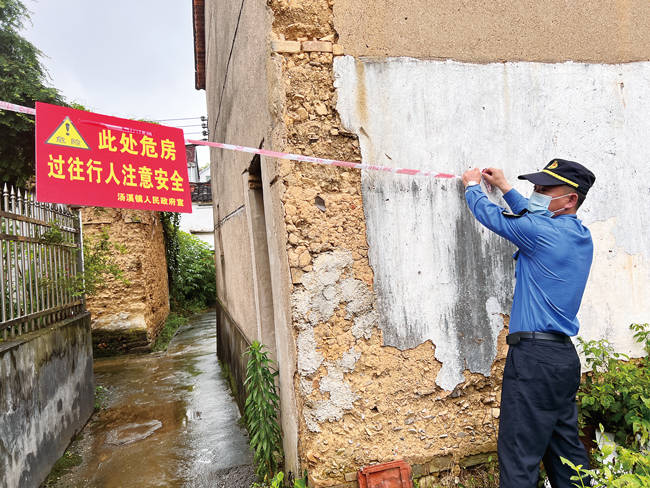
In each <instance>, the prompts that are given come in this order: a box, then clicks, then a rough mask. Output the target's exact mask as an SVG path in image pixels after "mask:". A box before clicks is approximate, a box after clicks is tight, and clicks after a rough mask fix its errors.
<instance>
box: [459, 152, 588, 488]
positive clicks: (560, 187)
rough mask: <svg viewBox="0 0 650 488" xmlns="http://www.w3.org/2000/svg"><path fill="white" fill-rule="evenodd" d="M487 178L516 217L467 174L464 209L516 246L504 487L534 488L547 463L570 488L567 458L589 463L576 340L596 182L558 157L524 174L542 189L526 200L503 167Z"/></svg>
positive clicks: (552, 475)
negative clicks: (585, 214) (588, 213)
mask: <svg viewBox="0 0 650 488" xmlns="http://www.w3.org/2000/svg"><path fill="white" fill-rule="evenodd" d="M483 177H484V179H485V181H486V182H487V183H489V184H491V185H493V186H496V187H498V188H499V189H500V190H501V192H502V193H503V198H504V200H505V201H506V203H507V204H508V206H509V207H510V212H507V211H505V210H504V209H503V208H501V207H499V206H498V205H495V204H493V203H492V202H490V200H489V199H488V197H487V196H486V195H485V193H483V191H482V190H481V186H480V184H479V183H480V181H481V172H480V171H479V170H478V169H476V168H474V169H471V170H469V171H467V172H465V174H463V184H464V185H465V188H466V190H465V198H466V200H467V205H468V206H469V209H470V210H471V212H472V213H473V214H474V216H475V217H476V219H477V220H478V221H479V222H480V223H481V224H483V225H484V226H485V227H487V228H488V229H490V230H491V231H493V232H495V233H496V234H498V235H500V236H501V237H504V238H505V239H508V240H509V241H511V242H512V243H513V244H515V245H516V246H517V248H518V250H517V252H516V253H515V255H514V258H515V259H516V260H517V263H516V266H515V278H516V285H515V293H514V299H513V304H512V312H511V315H510V330H509V332H510V334H509V335H508V337H507V343H508V344H509V346H510V347H509V348H508V356H507V359H506V365H505V370H504V373H503V388H502V393H501V416H500V419H499V439H498V457H499V465H500V476H501V478H500V480H501V483H500V486H501V488H534V487H535V486H536V484H537V480H538V476H539V464H540V461H542V460H543V462H544V467H545V468H546V472H547V474H548V477H549V480H550V482H551V485H552V486H553V488H570V487H573V484H572V483H573V482H572V481H571V480H570V477H571V476H572V475H575V474H576V473H575V472H573V471H572V470H571V469H570V468H569V467H567V466H565V465H563V464H562V462H561V460H560V457H564V458H567V459H569V460H570V461H572V462H573V463H574V464H576V465H578V464H581V465H583V466H584V467H585V468H586V467H588V466H589V460H588V458H587V454H586V452H585V449H584V447H583V445H582V443H581V442H580V440H579V438H578V428H577V405H576V401H575V398H576V392H577V390H578V386H579V385H580V361H579V359H578V355H577V353H576V351H575V348H574V346H573V343H572V342H571V340H570V336H574V335H576V334H577V333H578V328H579V323H578V319H577V318H576V315H577V313H578V309H579V307H580V301H581V300H582V295H583V292H584V289H585V285H586V283H587V277H588V276H589V269H590V267H591V261H592V257H593V243H592V240H591V234H590V232H589V229H587V228H586V227H585V226H584V225H583V224H582V222H581V221H580V219H578V217H577V216H576V211H577V209H578V207H579V206H580V205H581V204H582V202H583V201H584V198H585V197H586V195H587V192H588V191H589V188H591V186H592V185H593V183H594V181H595V179H596V178H595V176H594V174H593V173H592V172H591V171H589V170H588V169H587V168H585V167H584V166H582V165H580V164H578V163H576V162H573V161H566V160H563V159H554V160H552V161H551V162H550V163H548V164H547V165H546V167H545V168H544V169H543V170H542V171H540V172H538V173H531V174H526V175H521V176H519V179H525V180H528V181H530V182H531V183H533V184H534V185H535V187H534V191H533V193H532V194H531V197H530V198H525V197H524V196H522V195H521V194H520V193H519V192H518V191H517V190H515V189H513V188H512V187H511V186H510V184H509V183H508V181H507V179H506V178H505V176H504V174H503V171H502V170H500V169H497V168H488V169H486V170H484V171H483ZM586 486H588V485H587V484H586Z"/></svg>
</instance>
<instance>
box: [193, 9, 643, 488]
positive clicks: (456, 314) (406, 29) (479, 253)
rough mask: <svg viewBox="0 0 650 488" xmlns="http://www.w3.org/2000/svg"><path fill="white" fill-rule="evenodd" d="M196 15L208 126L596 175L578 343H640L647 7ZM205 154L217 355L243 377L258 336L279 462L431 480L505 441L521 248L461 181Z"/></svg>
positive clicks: (278, 139) (380, 159)
mask: <svg viewBox="0 0 650 488" xmlns="http://www.w3.org/2000/svg"><path fill="white" fill-rule="evenodd" d="M194 14H195V26H194V27H195V41H196V73H197V77H196V81H197V88H205V89H206V95H207V102H208V113H209V120H210V134H211V136H210V137H211V140H215V141H219V142H228V143H233V144H241V145H246V146H253V147H264V148H267V149H273V150H276V151H285V152H293V153H301V154H306V155H314V156H321V157H326V158H332V159H340V160H347V161H363V162H368V163H370V162H372V163H377V164H381V165H385V166H401V167H410V168H415V169H427V170H437V171H442V172H448V173H454V174H461V173H462V171H463V170H465V169H466V168H468V167H470V166H479V167H486V166H497V167H503V168H504V169H505V171H506V174H507V176H508V177H509V178H510V179H511V180H512V181H513V183H514V182H516V175H517V174H521V173H524V172H529V171H533V170H536V169H538V168H540V167H542V166H543V165H544V164H545V163H546V162H547V161H548V160H550V159H551V158H553V157H565V158H568V159H575V160H577V161H580V162H582V163H584V164H585V165H587V166H588V167H590V168H591V169H592V170H593V171H594V172H595V173H596V175H597V178H598V179H597V181H596V186H595V187H594V188H593V190H592V191H591V192H590V195H589V198H588V199H587V201H586V203H585V205H584V206H583V208H582V209H581V211H580V212H579V215H580V216H581V217H582V218H583V220H584V221H585V223H586V224H587V225H588V226H589V227H590V229H591V231H592V234H593V237H594V243H595V256H594V266H593V269H592V274H591V277H590V281H589V284H588V289H587V292H586V294H585V298H584V301H583V306H582V310H581V315H580V319H581V322H582V329H581V335H582V336H583V337H585V338H587V339H590V338H600V337H606V338H608V339H609V340H611V341H612V342H613V343H614V344H615V346H616V348H617V349H618V350H620V351H623V352H626V353H629V354H631V355H632V356H634V355H639V354H641V353H642V351H641V350H640V349H639V348H635V345H634V344H633V341H632V337H631V334H629V331H628V330H627V326H628V325H629V324H630V323H633V322H647V321H648V316H650V282H649V281H650V235H649V234H648V232H647V231H646V230H645V229H646V226H644V225H643V216H644V215H646V214H647V213H648V212H650V199H648V198H647V196H648V185H647V181H648V178H649V177H650V174H649V173H650V169H649V167H648V164H647V155H648V153H649V150H650V143H649V142H648V138H647V134H648V133H650V120H649V119H648V117H647V114H648V113H650V97H649V96H648V95H649V93H648V90H649V88H648V87H650V63H648V59H650V29H649V28H648V25H650V24H649V22H648V21H649V20H650V5H649V4H648V3H647V2H644V1H642V0H629V1H617V2H605V1H604V0H603V1H595V2H588V3H577V2H572V3H567V2H564V1H560V0H557V1H556V0H551V1H549V2H543V3H542V4H540V3H536V2H532V1H528V0H526V1H523V2H520V1H517V2H515V1H507V2H499V3H494V2H479V1H469V2H462V3H459V2H453V1H447V0H445V1H441V2H435V4H432V3H431V2H425V1H422V0H416V1H406V0H399V1H394V2H359V1H351V0H294V1H286V0H271V1H269V2H256V1H248V2H247V1H245V0H242V1H236V2H235V1H229V2H217V1H215V0H205V1H203V0H194ZM213 151H214V152H213V154H212V155H211V160H212V161H213V166H212V189H213V196H214V202H215V229H216V230H215V253H216V261H217V289H218V301H219V311H218V316H219V331H218V334H219V336H220V342H219V346H218V347H219V348H220V350H219V354H220V355H221V357H222V358H224V359H227V360H230V361H231V363H232V366H233V370H234V372H235V375H236V376H237V375H239V376H240V377H241V375H242V368H243V365H242V364H241V360H239V359H238V355H237V354H236V353H237V352H238V351H241V350H242V349H243V348H244V347H245V345H246V343H249V342H250V341H252V340H254V339H259V340H261V341H262V342H263V343H265V344H267V345H268V346H269V348H270V350H271V352H272V354H273V356H274V357H275V358H277V360H278V364H279V369H280V378H279V384H280V394H281V404H282V428H283V433H284V451H285V457H286V467H287V469H289V470H292V471H293V472H294V473H300V472H302V470H303V469H307V470H308V472H309V476H310V482H311V485H313V486H341V487H343V486H345V487H352V486H356V485H355V483H356V482H355V479H356V477H355V476H356V475H355V472H356V470H357V469H358V468H360V467H362V466H365V465H368V464H373V463H377V462H384V461H391V460H393V459H404V460H406V461H407V462H409V463H410V464H411V465H412V466H413V467H414V475H415V476H423V475H427V474H429V473H435V472H436V471H439V470H441V469H447V468H449V467H454V469H457V468H456V467H457V466H459V465H460V466H464V465H469V464H472V463H474V462H476V461H477V460H479V459H481V457H480V455H481V454H483V453H489V452H493V451H495V450H496V434H497V426H498V417H499V399H500V382H501V374H502V370H503V362H504V358H505V353H506V346H505V336H506V335H507V322H508V313H509V309H510V305H511V295H512V290H513V282H514V281H513V280H514V277H513V270H514V263H513V261H512V258H511V256H512V252H513V251H514V248H513V246H511V245H510V244H508V243H507V242H505V241H503V240H500V239H499V238H497V237H495V236H493V235H490V233H489V232H488V231H487V230H486V229H483V228H481V227H480V225H478V224H477V223H476V222H475V221H474V219H473V217H472V216H471V215H470V213H469V212H468V210H467V208H466V205H465V203H464V197H463V191H462V185H461V184H460V182H459V181H458V180H457V179H456V180H435V179H426V178H418V177H412V176H405V175H394V174H386V173H376V172H375V173H373V172H366V171H364V172H363V173H360V172H358V171H356V170H349V169H340V168H332V167H322V166H315V165H310V164H306V163H294V162H290V161H286V160H274V159H270V158H265V157H261V158H260V157H255V158H251V157H250V155H248V154H243V153H231V152H225V151H220V150H213ZM516 184H517V187H518V188H519V189H520V190H522V191H523V192H526V193H527V192H528V191H529V188H527V187H526V184H524V183H523V182H516ZM641 195H643V198H641ZM491 198H493V199H494V200H495V201H499V196H498V194H497V193H492V194H491ZM238 361H240V362H239V363H238Z"/></svg>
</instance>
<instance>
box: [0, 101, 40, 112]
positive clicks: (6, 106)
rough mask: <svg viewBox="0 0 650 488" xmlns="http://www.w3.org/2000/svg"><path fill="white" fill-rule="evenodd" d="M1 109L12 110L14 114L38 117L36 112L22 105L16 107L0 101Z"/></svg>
mask: <svg viewBox="0 0 650 488" xmlns="http://www.w3.org/2000/svg"><path fill="white" fill-rule="evenodd" d="M0 109H2V110H11V111H12V112H20V113H23V114H29V115H36V110H35V109H33V108H29V107H23V106H22V105H15V104H13V103H9V102H3V101H2V100H0Z"/></svg>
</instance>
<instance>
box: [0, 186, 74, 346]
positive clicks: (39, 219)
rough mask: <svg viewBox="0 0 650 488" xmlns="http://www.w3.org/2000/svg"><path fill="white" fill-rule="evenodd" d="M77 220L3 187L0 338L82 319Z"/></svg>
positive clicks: (54, 206)
mask: <svg viewBox="0 0 650 488" xmlns="http://www.w3.org/2000/svg"><path fill="white" fill-rule="evenodd" d="M81 237H82V236H81V222H80V218H79V215H78V214H77V215H76V214H75V213H73V212H72V211H70V210H69V209H68V208H67V207H65V206H63V205H58V204H51V203H40V202H37V201H36V200H35V198H34V196H33V195H32V194H31V193H29V192H22V193H21V191H20V190H14V188H13V187H12V188H11V189H7V185H6V184H5V185H4V186H3V191H2V198H1V199H0V297H1V299H0V317H1V319H2V321H1V322H0V339H2V340H7V339H8V338H11V337H16V336H18V335H20V334H23V333H26V332H31V331H33V330H36V329H39V328H41V327H44V326H48V325H50V324H53V323H55V322H58V321H61V320H64V319H66V318H69V317H72V316H74V315H78V314H79V313H81V312H83V311H84V309H85V304H84V299H83V294H82V284H83V283H82V279H83V278H82V277H83V273H82V268H83V258H82V244H81V242H82V240H81Z"/></svg>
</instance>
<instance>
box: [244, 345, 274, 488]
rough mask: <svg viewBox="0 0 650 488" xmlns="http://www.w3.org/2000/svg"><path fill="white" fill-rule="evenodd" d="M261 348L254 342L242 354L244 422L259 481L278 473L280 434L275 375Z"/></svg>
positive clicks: (262, 347)
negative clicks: (244, 364) (245, 361)
mask: <svg viewBox="0 0 650 488" xmlns="http://www.w3.org/2000/svg"><path fill="white" fill-rule="evenodd" d="M264 347H265V346H263V345H262V344H260V343H259V342H258V341H255V342H253V343H252V344H251V346H250V347H249V348H248V350H247V351H246V354H247V355H248V364H247V366H246V381H244V385H245V386H246V402H245V404H244V422H245V425H246V429H247V430H248V433H249V434H250V445H251V449H253V451H254V456H253V458H254V461H255V464H256V466H257V469H256V473H257V477H258V478H259V480H260V481H262V482H266V481H268V480H269V479H273V477H274V476H275V475H277V474H278V466H279V465H280V461H281V459H282V433H281V431H280V425H279V424H278V409H279V405H280V398H279V397H278V394H277V392H276V390H275V377H276V376H277V375H278V372H277V370H275V369H273V367H272V361H271V360H270V359H269V357H268V353H267V352H266V351H264ZM281 481H282V480H280V482H281ZM278 486H279V485H278Z"/></svg>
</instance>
